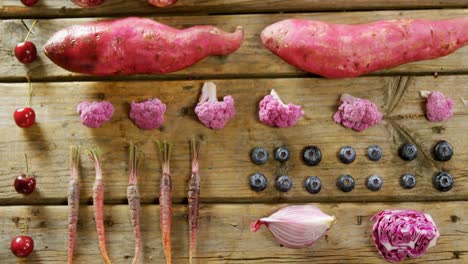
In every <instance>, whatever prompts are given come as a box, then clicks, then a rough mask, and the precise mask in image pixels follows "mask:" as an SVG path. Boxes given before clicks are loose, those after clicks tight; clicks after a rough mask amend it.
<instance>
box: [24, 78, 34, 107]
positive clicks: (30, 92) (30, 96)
mask: <svg viewBox="0 0 468 264" xmlns="http://www.w3.org/2000/svg"><path fill="white" fill-rule="evenodd" d="M26 80H28V85H29V86H28V100H27V101H26V106H27V107H31V99H32V93H33V88H32V83H31V78H29V75H26Z"/></svg>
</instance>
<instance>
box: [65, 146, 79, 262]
mask: <svg viewBox="0 0 468 264" xmlns="http://www.w3.org/2000/svg"><path fill="white" fill-rule="evenodd" d="M70 156H71V162H70V164H71V170H70V171H71V173H70V182H69V184H68V195H67V197H68V262H67V263H68V264H72V263H73V253H74V250H75V243H76V230H77V226H78V213H79V207H80V182H79V180H78V164H79V159H80V147H77V146H72V147H71V155H70Z"/></svg>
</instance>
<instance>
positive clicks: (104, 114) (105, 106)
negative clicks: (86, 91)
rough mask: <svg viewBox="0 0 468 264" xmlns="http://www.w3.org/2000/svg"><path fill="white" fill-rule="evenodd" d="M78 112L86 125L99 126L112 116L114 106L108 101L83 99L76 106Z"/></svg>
mask: <svg viewBox="0 0 468 264" xmlns="http://www.w3.org/2000/svg"><path fill="white" fill-rule="evenodd" d="M76 112H77V113H78V114H80V117H81V121H82V122H83V124H84V125H85V126H87V127H90V128H98V127H101V126H102V125H103V124H104V123H106V122H108V121H109V120H110V119H111V118H112V115H113V114H114V106H113V105H112V104H111V103H110V102H108V101H102V102H88V101H83V102H81V103H80V104H78V106H77V107H76Z"/></svg>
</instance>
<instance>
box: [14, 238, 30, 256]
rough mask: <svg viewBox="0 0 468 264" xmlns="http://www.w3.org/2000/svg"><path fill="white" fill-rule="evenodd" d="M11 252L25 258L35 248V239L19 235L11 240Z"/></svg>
mask: <svg viewBox="0 0 468 264" xmlns="http://www.w3.org/2000/svg"><path fill="white" fill-rule="evenodd" d="M10 249H11V252H12V253H13V254H14V255H15V256H17V257H18V258H25V257H27V256H29V254H31V252H32V251H33V250H34V240H33V239H32V238H31V237H29V236H17V237H14V238H13V239H12V240H11V245H10Z"/></svg>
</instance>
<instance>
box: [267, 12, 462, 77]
mask: <svg viewBox="0 0 468 264" xmlns="http://www.w3.org/2000/svg"><path fill="white" fill-rule="evenodd" d="M467 29H468V18H457V19H450V20H440V21H431V20H416V19H414V20H413V19H401V20H389V21H378V22H374V23H370V24H362V25H344V24H331V23H325V22H321V21H313V20H301V19H288V20H283V21H280V22H277V23H275V24H273V25H270V26H268V27H266V28H265V29H264V30H263V32H262V34H261V38H262V42H263V45H264V46H265V47H266V48H268V49H269V50H270V51H271V52H273V53H274V54H276V55H277V56H279V57H281V58H282V59H283V60H285V61H286V62H288V63H289V64H291V65H294V66H296V67H298V68H300V69H302V70H304V71H307V72H311V73H315V74H319V75H322V76H324V77H328V78H345V77H355V76H359V75H362V74H367V73H370V72H373V71H376V70H381V69H387V68H391V67H395V66H398V65H401V64H404V63H408V62H413V61H418V60H427V59H434V58H437V57H442V56H445V55H448V54H450V53H452V52H454V51H455V50H457V49H458V48H460V47H462V46H464V45H466V44H467V42H468V30H467Z"/></svg>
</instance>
